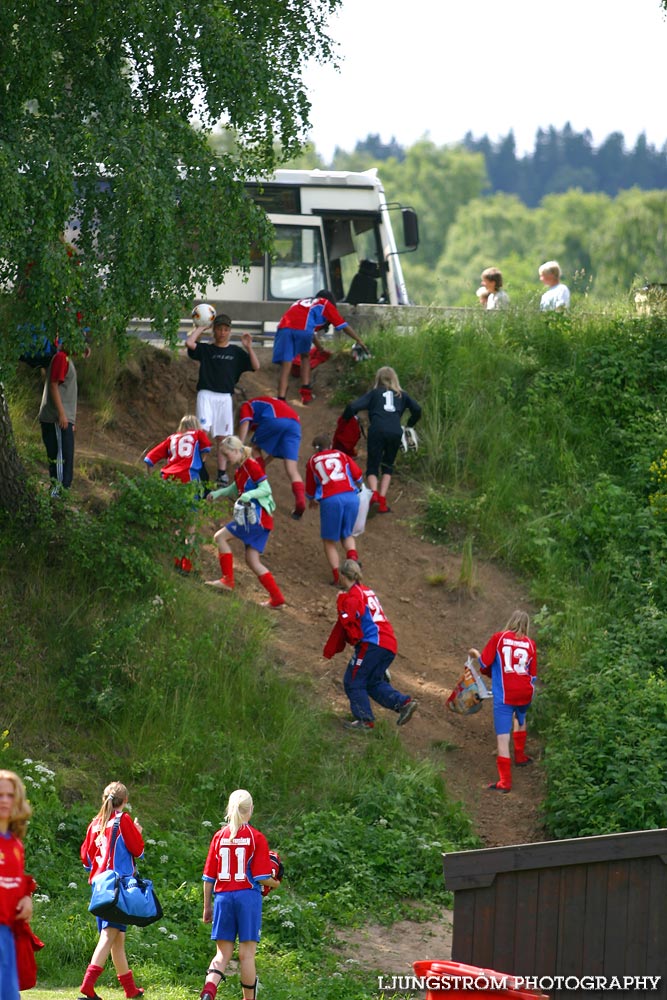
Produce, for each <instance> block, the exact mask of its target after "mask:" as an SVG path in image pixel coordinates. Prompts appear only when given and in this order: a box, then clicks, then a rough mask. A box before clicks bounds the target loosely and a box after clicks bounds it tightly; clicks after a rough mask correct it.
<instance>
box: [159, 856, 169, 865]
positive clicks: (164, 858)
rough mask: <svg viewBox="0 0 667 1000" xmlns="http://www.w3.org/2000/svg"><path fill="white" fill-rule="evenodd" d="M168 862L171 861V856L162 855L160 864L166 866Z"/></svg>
mask: <svg viewBox="0 0 667 1000" xmlns="http://www.w3.org/2000/svg"><path fill="white" fill-rule="evenodd" d="M167 861H169V855H168V854H161V855H160V864H161V865H166V863H167Z"/></svg>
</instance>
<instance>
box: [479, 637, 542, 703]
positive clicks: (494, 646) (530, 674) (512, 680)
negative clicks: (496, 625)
mask: <svg viewBox="0 0 667 1000" xmlns="http://www.w3.org/2000/svg"><path fill="white" fill-rule="evenodd" d="M480 660H481V661H482V665H483V667H484V673H486V674H488V673H490V674H491V683H492V685H493V694H494V697H496V698H497V697H499V695H500V693H501V692H502V701H503V704H504V705H528V704H530V702H531V701H532V698H533V688H534V685H535V678H536V677H537V650H536V648H535V643H534V642H533V640H532V639H530V638H529V637H528V636H527V635H522V636H521V637H519V636H517V634H516V632H507V631H505V632H494V634H493V635H492V636H491V638H490V639H489V641H488V642H487V644H486V646H485V647H484V649H483V650H482V655H481V656H480Z"/></svg>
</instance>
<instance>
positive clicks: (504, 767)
mask: <svg viewBox="0 0 667 1000" xmlns="http://www.w3.org/2000/svg"><path fill="white" fill-rule="evenodd" d="M496 766H497V768H498V777H499V778H500V781H499V782H498V788H506V789H507V790H508V791H509V790H510V788H511V787H512V761H511V759H510V758H509V757H496Z"/></svg>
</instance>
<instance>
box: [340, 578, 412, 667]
mask: <svg viewBox="0 0 667 1000" xmlns="http://www.w3.org/2000/svg"><path fill="white" fill-rule="evenodd" d="M336 606H337V608H338V621H339V623H340V625H341V626H342V628H343V630H344V631H345V636H346V638H347V641H348V642H349V643H351V644H352V645H353V646H356V645H358V644H359V643H371V644H372V645H374V646H380V647H381V648H382V649H388V650H390V652H392V653H396V652H397V650H398V644H397V642H396V636H395V634H394V630H393V628H392V627H391V623H390V621H389V619H388V618H387V616H386V615H385V613H384V611H383V610H382V605H381V604H380V601H379V600H378V596H377V594H376V593H375V592H374V591H373V590H371V589H370V587H364V586H363V585H362V584H360V583H355V584H353V585H352V586H351V587H350V589H349V590H348V591H347V593H345V592H343V593H341V594H339V595H338V600H337V602H336Z"/></svg>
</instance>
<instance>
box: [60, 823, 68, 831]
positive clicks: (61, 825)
mask: <svg viewBox="0 0 667 1000" xmlns="http://www.w3.org/2000/svg"><path fill="white" fill-rule="evenodd" d="M66 829H67V825H66V824H65V823H58V833H62V832H63V830H66Z"/></svg>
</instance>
